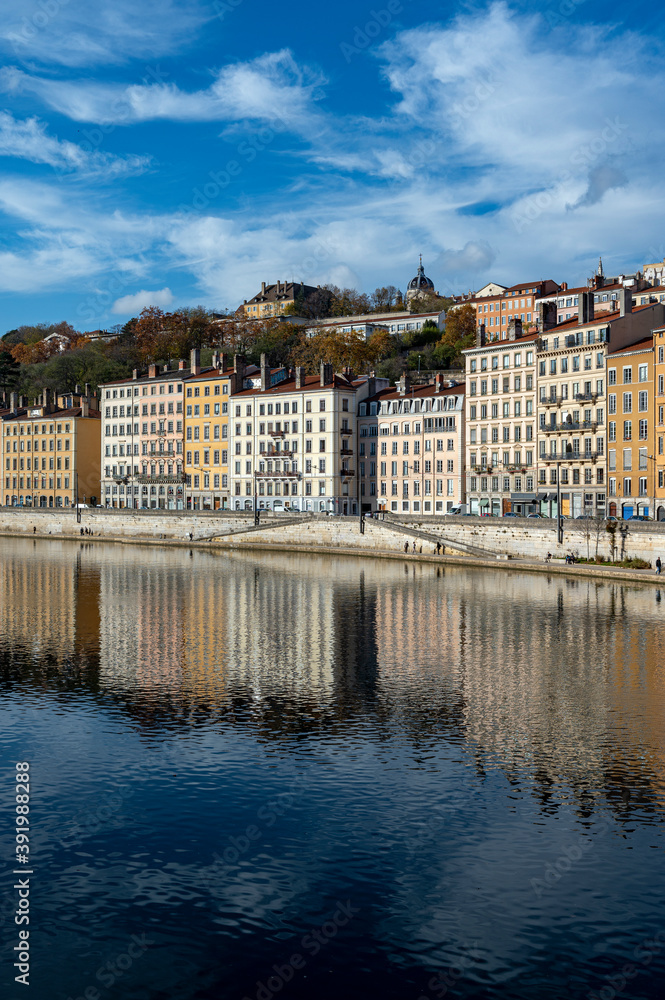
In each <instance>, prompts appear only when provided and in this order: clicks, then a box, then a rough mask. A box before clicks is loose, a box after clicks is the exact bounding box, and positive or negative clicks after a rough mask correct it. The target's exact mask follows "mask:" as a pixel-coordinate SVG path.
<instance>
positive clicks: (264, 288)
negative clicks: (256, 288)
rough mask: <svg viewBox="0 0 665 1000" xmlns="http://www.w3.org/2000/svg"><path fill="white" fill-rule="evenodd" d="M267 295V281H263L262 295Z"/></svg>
mask: <svg viewBox="0 0 665 1000" xmlns="http://www.w3.org/2000/svg"><path fill="white" fill-rule="evenodd" d="M265 293H266V283H265V281H262V282H261V295H265Z"/></svg>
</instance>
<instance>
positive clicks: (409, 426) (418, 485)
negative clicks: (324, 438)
mask: <svg viewBox="0 0 665 1000" xmlns="http://www.w3.org/2000/svg"><path fill="white" fill-rule="evenodd" d="M464 447H465V444H464V383H463V382H462V383H459V384H457V383H455V382H446V381H445V377H444V375H442V374H441V375H437V376H436V377H435V379H434V381H433V382H431V383H430V384H428V385H414V386H411V384H410V381H409V376H408V375H404V376H403V377H402V378H401V379H400V381H399V384H398V385H397V386H396V387H395V388H389V389H383V390H381V391H380V392H377V393H376V394H375V395H374V396H371V397H370V398H369V399H367V400H365V401H363V402H361V403H360V404H359V407H358V468H359V474H360V493H361V503H362V507H363V510H365V511H375V510H387V511H392V512H393V513H400V514H401V513H414V514H445V513H446V511H448V510H450V508H451V507H453V506H455V505H456V504H458V503H463V502H464V500H465V476H464Z"/></svg>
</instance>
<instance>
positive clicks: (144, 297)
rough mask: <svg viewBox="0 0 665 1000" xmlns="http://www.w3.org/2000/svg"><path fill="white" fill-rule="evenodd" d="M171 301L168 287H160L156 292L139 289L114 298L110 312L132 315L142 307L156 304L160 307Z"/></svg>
mask: <svg viewBox="0 0 665 1000" xmlns="http://www.w3.org/2000/svg"><path fill="white" fill-rule="evenodd" d="M172 302H173V294H172V292H171V289H170V288H160V289H159V291H156V292H148V291H145V290H144V289H141V291H140V292H135V293H134V294H133V295H123V296H122V298H119V299H116V301H115V302H114V303H113V305H112V307H111V312H113V313H116V314H117V315H120V316H125V315H127V316H134V315H136V313H140V312H141V310H142V309H148V308H149V307H150V306H158V307H159V308H160V309H162V308H166V307H167V306H170V305H171V303H172Z"/></svg>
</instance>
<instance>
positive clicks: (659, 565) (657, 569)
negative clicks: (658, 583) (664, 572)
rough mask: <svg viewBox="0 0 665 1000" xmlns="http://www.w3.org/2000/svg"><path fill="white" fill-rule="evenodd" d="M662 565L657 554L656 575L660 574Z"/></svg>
mask: <svg viewBox="0 0 665 1000" xmlns="http://www.w3.org/2000/svg"><path fill="white" fill-rule="evenodd" d="M662 566H663V564H662V563H661V561H660V556H658V558H657V559H656V573H657V574H658V576H660V571H661V569H662Z"/></svg>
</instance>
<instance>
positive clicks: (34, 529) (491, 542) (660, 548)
mask: <svg viewBox="0 0 665 1000" xmlns="http://www.w3.org/2000/svg"><path fill="white" fill-rule="evenodd" d="M81 528H83V529H86V528H87V529H89V530H90V531H92V533H93V535H94V536H95V537H97V538H101V539H104V540H107V541H119V542H122V541H125V542H145V543H151V544H155V543H156V544H159V543H160V542H162V543H171V544H174V543H179V544H188V543H189V542H190V534H191V536H192V540H193V541H194V542H196V543H197V544H199V545H205V544H208V545H211V546H220V547H225V548H227V547H232V548H238V549H240V548H279V549H290V548H292V549H294V550H296V549H297V550H303V549H305V550H306V549H312V550H315V549H325V550H330V549H333V550H342V549H343V550H345V551H347V552H348V551H353V550H355V551H357V552H358V553H359V554H361V553H363V552H376V553H377V554H379V553H381V552H383V553H386V554H387V553H392V554H396V553H398V552H402V553H403V551H404V545H405V543H407V542H408V545H409V552H410V553H412V551H413V541H414V539H415V541H416V552H417V553H419V552H420V547H421V545H422V553H423V554H424V555H432V554H433V552H434V550H435V544H436V541H437V540H440V541H441V542H442V544H443V545H445V550H446V553H447V554H462V555H464V548H463V546H466V545H469V546H472V547H473V550H474V551H473V554H474V555H480V556H481V557H484V558H488V559H493V558H497V559H498V558H503V559H504V560H505V559H510V558H522V559H533V560H536V561H541V560H544V559H545V557H546V555H547V553H548V552H551V553H552V556H553V557H555V558H557V557H558V558H563V557H564V556H565V555H566V554H567V553H571V552H572V553H574V554H575V555H576V556H580V557H586V555H587V538H586V533H585V530H584V522H581V521H577V522H576V521H572V520H571V521H569V520H567V521H565V522H564V541H563V545H559V544H558V542H557V540H556V523H555V521H553V520H537V519H530V518H476V517H445V518H441V517H430V518H427V517H417V516H411V517H409V516H404V517H397V516H389V517H386V519H385V521H378V520H375V519H373V518H372V519H369V518H367V519H366V520H365V532H364V533H363V534H361V533H360V530H359V522H358V518H357V517H326V516H325V515H309V516H304V515H300V516H298V515H280V514H272V513H270V514H268V513H264V512H262V515H261V525H260V526H259V527H258V528H256V527H254V517H253V514H252V512H251V511H238V512H232V511H224V512H221V511H210V512H207V511H195V512H190V511H154V510H151V511H132V510H102V509H87V510H82V511H81V521H80V523H79V522H77V519H76V514H75V512H74V511H73V510H67V511H64V510H60V509H49V510H43V509H30V508H23V509H16V508H7V507H5V508H0V534H4V535H28V536H32V537H48V536H56V537H59V538H67V537H69V538H75V537H77V536H80V534H81ZM402 528H403V529H405V530H404V531H403V532H402V530H401V529H402ZM615 537H616V552H615V557H616V558H617V559H623V558H635V557H637V558H640V559H644V560H646V561H647V562H650V563H655V560H656V557H657V556H660V557H661V559H664V560H665V524H660V523H657V522H617V533H616V536H615ZM456 542H457V543H460V545H461V546H462V548H459V549H458V548H456V546H455V543H456ZM588 548H589V553H590V555H591V558H593V556H594V555H595V553H596V530H595V527H593V526H592V529H591V532H590V538H589V542H588ZM475 550H483V552H482V554H481V553H480V552H477V551H475ZM598 552H599V554H600V555H602V556H604V557H608V558H609V557H610V554H611V552H610V536H609V535H608V533H607V532H606V531H605V530H604V528H603V529H602V530H601V531H600V532H599V533H598Z"/></svg>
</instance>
